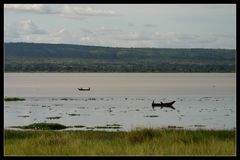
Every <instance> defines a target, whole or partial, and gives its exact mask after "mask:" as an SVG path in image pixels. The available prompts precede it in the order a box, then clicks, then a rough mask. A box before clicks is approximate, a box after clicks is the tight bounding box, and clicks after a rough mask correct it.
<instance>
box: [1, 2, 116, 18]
mask: <svg viewBox="0 0 240 160" xmlns="http://www.w3.org/2000/svg"><path fill="white" fill-rule="evenodd" d="M4 10H5V11H14V12H20V13H21V12H32V13H36V14H54V15H60V16H63V17H69V18H82V17H89V16H116V15H117V14H116V13H115V11H113V10H100V9H95V8H92V7H78V6H70V5H59V6H58V7H55V8H53V7H51V4H49V5H46V4H5V5H4Z"/></svg>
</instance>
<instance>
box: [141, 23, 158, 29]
mask: <svg viewBox="0 0 240 160" xmlns="http://www.w3.org/2000/svg"><path fill="white" fill-rule="evenodd" d="M144 27H150V28H155V27H157V25H154V24H145V25H144Z"/></svg>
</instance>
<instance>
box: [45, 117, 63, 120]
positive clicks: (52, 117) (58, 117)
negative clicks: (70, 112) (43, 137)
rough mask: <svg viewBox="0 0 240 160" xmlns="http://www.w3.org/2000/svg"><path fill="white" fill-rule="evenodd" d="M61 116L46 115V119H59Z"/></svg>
mask: <svg viewBox="0 0 240 160" xmlns="http://www.w3.org/2000/svg"><path fill="white" fill-rule="evenodd" d="M60 118H61V117H46V119H50V120H51V119H60Z"/></svg>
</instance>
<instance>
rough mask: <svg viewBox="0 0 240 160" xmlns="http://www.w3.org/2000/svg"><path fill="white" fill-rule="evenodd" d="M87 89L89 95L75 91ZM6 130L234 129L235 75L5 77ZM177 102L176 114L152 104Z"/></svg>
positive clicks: (109, 74) (45, 74)
mask: <svg viewBox="0 0 240 160" xmlns="http://www.w3.org/2000/svg"><path fill="white" fill-rule="evenodd" d="M78 87H84V88H87V87H91V91H81V92H80V91H78V90H77V88H78ZM4 96H5V97H24V98H26V101H18V102H4V127H5V128H8V127H11V126H19V125H27V124H31V123H35V122H52V123H61V124H64V125H67V126H76V125H81V126H84V127H82V128H69V129H81V130H88V129H94V130H97V129H103V128H101V127H106V126H118V127H119V128H118V129H113V128H110V129H109V128H108V129H106V128H104V129H105V130H130V129H133V128H136V127H173V126H176V127H183V128H188V129H196V128H204V129H232V128H235V127H236V74H235V73H177V74H176V73H5V74H4ZM153 100H155V102H160V101H163V102H169V101H172V100H175V101H176V102H175V104H174V107H175V108H176V109H175V110H172V109H170V108H163V109H161V108H155V110H153V109H152V107H151V103H152V101H153Z"/></svg>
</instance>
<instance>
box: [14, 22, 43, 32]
mask: <svg viewBox="0 0 240 160" xmlns="http://www.w3.org/2000/svg"><path fill="white" fill-rule="evenodd" d="M16 27H17V28H16V30H17V31H18V33H19V34H47V32H46V31H45V30H43V29H41V28H39V27H38V26H37V25H35V24H34V23H33V22H32V20H29V19H28V20H23V21H20V22H19V23H18V24H17V26H16Z"/></svg>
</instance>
